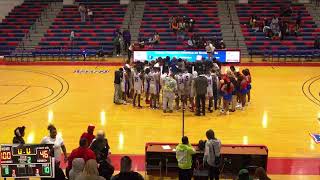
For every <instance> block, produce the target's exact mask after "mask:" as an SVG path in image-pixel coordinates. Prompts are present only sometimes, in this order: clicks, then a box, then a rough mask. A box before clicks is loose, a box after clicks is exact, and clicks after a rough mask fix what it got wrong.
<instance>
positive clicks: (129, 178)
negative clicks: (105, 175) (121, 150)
mask: <svg viewBox="0 0 320 180" xmlns="http://www.w3.org/2000/svg"><path fill="white" fill-rule="evenodd" d="M131 168H132V160H131V158H130V157H128V156H124V157H122V158H121V163H120V173H119V174H117V175H115V176H114V177H113V178H111V179H112V180H143V177H142V176H141V175H140V174H139V173H137V172H134V171H132V170H131Z"/></svg>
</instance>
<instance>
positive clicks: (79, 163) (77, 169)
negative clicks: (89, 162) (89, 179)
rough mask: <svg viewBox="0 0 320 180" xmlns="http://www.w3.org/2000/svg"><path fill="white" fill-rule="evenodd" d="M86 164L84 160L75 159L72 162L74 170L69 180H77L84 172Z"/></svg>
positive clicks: (71, 171)
mask: <svg viewBox="0 0 320 180" xmlns="http://www.w3.org/2000/svg"><path fill="white" fill-rule="evenodd" d="M84 165H85V162H84V160H83V159H82V158H75V159H74V160H73V161H72V169H71V170H70V172H69V180H76V179H77V177H78V176H79V175H80V174H81V172H82V171H83V168H84Z"/></svg>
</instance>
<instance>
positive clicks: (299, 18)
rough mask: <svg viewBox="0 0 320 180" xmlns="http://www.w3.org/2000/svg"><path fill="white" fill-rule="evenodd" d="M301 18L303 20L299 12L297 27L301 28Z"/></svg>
mask: <svg viewBox="0 0 320 180" xmlns="http://www.w3.org/2000/svg"><path fill="white" fill-rule="evenodd" d="M301 18H302V15H301V11H299V12H298V14H297V18H296V26H298V27H299V28H300V26H301Z"/></svg>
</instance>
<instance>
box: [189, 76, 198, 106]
mask: <svg viewBox="0 0 320 180" xmlns="http://www.w3.org/2000/svg"><path fill="white" fill-rule="evenodd" d="M197 77H198V73H197V71H193V72H192V80H191V92H190V99H191V101H192V104H193V108H192V109H191V111H192V112H194V107H195V105H194V98H195V97H196V91H195V86H194V80H195V79H196V78H197Z"/></svg>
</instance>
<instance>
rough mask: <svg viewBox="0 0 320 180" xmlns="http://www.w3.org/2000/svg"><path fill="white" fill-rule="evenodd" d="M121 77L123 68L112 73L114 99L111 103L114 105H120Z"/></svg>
mask: <svg viewBox="0 0 320 180" xmlns="http://www.w3.org/2000/svg"><path fill="white" fill-rule="evenodd" d="M122 75H123V68H120V69H119V70H117V71H115V72H114V97H113V103H115V104H122V98H121V93H122V92H121V79H122Z"/></svg>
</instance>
